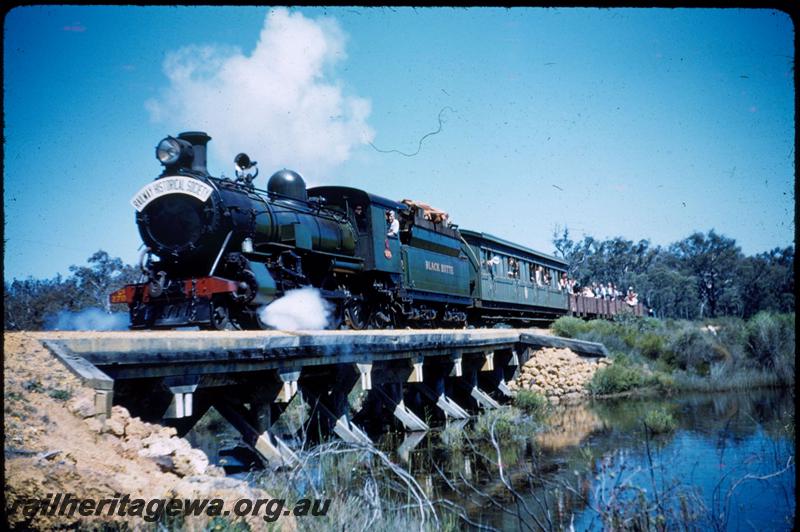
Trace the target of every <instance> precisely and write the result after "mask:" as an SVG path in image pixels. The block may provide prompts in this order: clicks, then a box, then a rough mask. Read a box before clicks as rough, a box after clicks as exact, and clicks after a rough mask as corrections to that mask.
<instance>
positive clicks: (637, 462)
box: [410, 390, 796, 530]
mask: <svg viewBox="0 0 800 532" xmlns="http://www.w3.org/2000/svg"><path fill="white" fill-rule="evenodd" d="M654 408H663V409H666V410H667V411H668V412H670V413H671V414H672V416H673V417H674V419H675V420H676V421H677V428H676V429H675V430H674V431H672V432H671V433H669V434H661V435H655V436H654V435H651V434H649V433H647V432H645V429H644V426H643V424H642V419H643V418H644V416H645V414H646V413H647V412H648V411H649V410H652V409H654ZM548 425H549V426H550V428H549V429H548V430H547V431H545V432H537V433H535V434H534V435H532V436H530V437H525V438H520V437H519V436H516V437H512V438H506V441H504V442H501V443H499V446H500V448H501V453H500V454H501V458H502V459H503V462H502V463H503V468H504V475H503V476H504V477H505V479H506V482H504V481H503V480H502V478H501V476H500V473H499V467H498V466H497V452H496V449H495V448H494V447H489V446H487V445H483V446H481V445H477V446H476V447H475V448H474V449H473V448H472V447H470V446H467V450H466V451H464V452H462V453H452V452H446V453H444V456H445V458H444V459H443V460H442V463H441V464H439V468H438V469H437V468H436V467H433V466H432V464H430V463H429V460H427V459H426V454H425V451H420V454H419V457H420V459H419V461H418V462H419V463H418V464H415V462H414V459H413V456H412V458H411V460H410V462H411V467H412V469H414V472H415V474H416V475H417V476H418V478H419V480H421V482H422V483H425V484H427V485H433V486H434V488H435V490H436V491H437V492H438V493H439V494H440V495H441V496H444V497H448V498H452V500H454V501H456V502H459V503H460V504H462V505H463V506H464V507H466V508H467V509H468V515H469V516H470V518H471V519H473V520H474V521H476V522H480V523H481V524H485V525H489V526H492V527H495V528H498V529H502V530H538V529H541V528H545V529H568V528H569V527H570V526H573V527H574V529H575V530H602V529H608V528H622V527H623V525H628V526H632V527H635V525H636V524H637V523H638V524H639V525H641V526H644V527H649V528H652V527H654V526H656V525H657V524H658V523H657V522H656V521H655V520H653V518H655V516H656V515H657V514H659V513H660V514H662V515H664V516H665V521H662V524H664V525H665V526H666V528H667V529H675V528H683V527H684V526H687V525H688V528H690V529H696V528H701V529H709V528H711V529H717V530H792V529H793V524H794V514H795V507H796V505H795V468H794V454H795V441H794V391H793V390H758V391H750V392H747V393H716V394H698V395H683V396H681V397H678V398H669V399H665V398H661V399H652V398H651V399H623V400H616V401H613V402H610V401H602V402H600V401H597V402H591V403H583V404H580V405H573V406H561V407H556V408H555V410H554V411H553V412H552V413H551V415H550V418H549V421H548ZM456 455H458V457H457V458H455V459H454V457H455V456H456ZM427 456H430V453H427ZM442 466H444V467H442ZM430 469H434V470H435V474H431V471H430ZM442 473H444V474H442ZM443 477H447V479H448V481H449V482H448V481H444V478H443ZM506 483H507V485H508V486H510V488H511V489H508V487H507V486H506ZM443 484H444V486H443ZM643 510H649V514H650V517H651V520H650V521H646V520H645V518H644V511H643ZM615 511H616V514H617V516H618V519H619V520H617V521H613V520H612V519H611V516H612V515H613V514H614V513H615ZM604 518H605V519H604ZM626 518H630V519H627V520H626ZM636 519H638V521H637V520H636Z"/></svg>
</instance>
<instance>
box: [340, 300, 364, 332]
mask: <svg viewBox="0 0 800 532" xmlns="http://www.w3.org/2000/svg"><path fill="white" fill-rule="evenodd" d="M344 319H345V323H347V326H348V327H350V328H351V329H354V330H356V331H362V330H364V329H366V328H367V327H368V326H369V309H367V305H366V303H364V302H363V301H361V300H355V299H352V300H350V301H348V302H347V303H345V305H344Z"/></svg>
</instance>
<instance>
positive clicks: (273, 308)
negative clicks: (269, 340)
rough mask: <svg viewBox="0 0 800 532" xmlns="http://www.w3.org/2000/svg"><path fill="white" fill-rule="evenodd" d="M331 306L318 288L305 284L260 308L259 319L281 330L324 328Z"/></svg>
mask: <svg viewBox="0 0 800 532" xmlns="http://www.w3.org/2000/svg"><path fill="white" fill-rule="evenodd" d="M332 307H333V306H332V305H331V304H330V303H329V302H327V301H325V299H323V297H322V295H321V294H320V292H319V290H317V289H316V288H313V287H310V286H307V287H305V288H300V289H297V290H289V291H288V292H286V295H285V296H283V297H281V298H279V299H276V300H275V301H273V302H272V303H270V304H269V305H267V306H266V307H264V308H263V309H261V310H260V317H261V321H263V322H264V323H266V324H267V325H269V326H270V327H273V328H275V329H280V330H283V331H310V330H318V329H324V328H325V327H327V326H328V322H329V320H330V317H331V313H332V311H333V308H332Z"/></svg>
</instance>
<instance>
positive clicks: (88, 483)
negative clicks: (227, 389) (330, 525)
mask: <svg viewBox="0 0 800 532" xmlns="http://www.w3.org/2000/svg"><path fill="white" fill-rule="evenodd" d="M83 334H86V333H83ZM37 336H40V335H34V334H31V333H5V334H4V337H3V347H4V365H3V378H4V379H3V380H4V387H5V400H4V429H5V442H4V452H5V486H4V489H5V496H6V508H5V511H6V515H7V516H8V517H7V518H8V520H9V525H10V526H11V527H14V528H20V527H21V528H32V529H37V530H42V529H51V528H54V527H75V526H79V527H81V528H84V527H97V526H102V522H103V521H110V520H112V518H111V517H108V516H105V515H104V516H97V517H94V516H93V517H78V516H77V515H76V516H74V517H71V518H70V517H58V516H53V517H50V516H43V515H39V514H36V515H35V516H33V517H26V516H25V515H24V512H23V511H22V509H21V508H20V507H18V508H17V509H16V511H11V509H12V508H13V505H14V504H15V503H17V504H18V505H19V504H20V503H21V502H22V501H23V499H26V498H38V499H42V498H44V497H46V496H47V494H55V493H65V494H66V493H70V494H73V496H74V497H76V498H93V499H96V500H99V499H103V498H113V497H115V496H119V495H124V494H129V495H130V498H131V499H135V498H142V499H145V500H148V499H155V498H166V499H170V498H180V499H185V498H209V499H213V498H220V499H223V500H224V501H225V509H226V510H227V509H230V508H231V507H232V506H233V504H234V502H235V501H236V500H238V499H241V498H250V499H254V500H255V499H259V498H261V499H266V498H269V494H268V493H266V492H264V491H262V490H258V489H254V488H252V487H250V486H249V485H248V484H247V483H245V482H243V481H240V480H236V479H231V478H226V477H224V475H223V472H222V470H221V469H219V468H217V467H214V466H209V464H208V459H207V458H206V456H205V455H204V454H203V452H202V451H200V450H198V449H193V448H192V447H191V446H190V445H189V443H188V442H187V441H186V440H184V439H182V438H177V437H176V436H175V431H174V429H172V428H167V427H162V426H159V425H153V424H149V423H144V422H142V421H141V420H140V419H139V418H131V417H130V415H129V414H128V412H127V411H126V410H125V409H124V408H122V407H118V406H115V407H114V408H113V411H112V416H111V417H110V418H109V419H107V420H105V421H104V422H103V421H100V420H99V419H97V418H95V417H94V415H93V414H94V392H93V390H91V389H87V388H85V387H83V386H82V385H81V383H80V382H79V381H78V379H77V378H75V377H74V376H73V375H72V374H71V373H70V372H69V371H68V370H67V369H66V368H64V367H63V366H62V365H61V363H60V362H58V361H57V360H56V359H55V358H54V357H53V356H52V355H51V354H50V353H49V351H47V350H46V349H45V348H44V347H43V346H42V345H41V344H40V343H39V341H38V340H37ZM47 336H49V337H53V336H56V335H55V334H52V333H51V334H48V335H47ZM113 519H114V520H116V521H117V523H118V524H121V523H119V521H121V520H126V519H127V525H128V526H130V527H132V528H133V529H154V528H156V525H154V524H152V523H148V522H145V521H144V520H143V519H142V518H141V517H135V516H134V517H127V518H123V517H117V516H115V517H113ZM211 519H213V518H212V517H208V516H205V515H204V516H199V517H188V518H186V519H185V520H183V521H182V523H181V527H182V528H183V529H186V530H203V529H206V528H207V527H208V526H209V525H210V524H211V525H214V524H218V522H217V523H211ZM227 519H228V521H233V520H234V517H233V516H231V517H230V518H227ZM246 520H247V521H248V524H249V525H250V527H251V529H253V530H258V529H262V528H264V526H265V525H266V524H267V523H265V522H264V521H263V519H262V518H261V517H259V516H249V517H248V518H246ZM276 524H277V525H278V528H280V529H282V530H294V529H295V528H296V526H295V522H294V520H293V518H291V517H285V518H281V519H280V520H279V521H278V522H277V523H276Z"/></svg>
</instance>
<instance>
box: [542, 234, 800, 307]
mask: <svg viewBox="0 0 800 532" xmlns="http://www.w3.org/2000/svg"><path fill="white" fill-rule="evenodd" d="M553 245H554V246H555V248H556V255H557V256H559V257H561V258H563V259H565V260H566V261H567V263H568V264H569V275H570V277H571V278H574V279H576V280H577V282H578V285H579V286H580V287H583V286H586V285H590V284H591V283H592V282H597V283H600V282H603V283H607V282H609V281H610V282H612V283H616V284H617V286H618V287H619V288H620V290H622V292H623V293H625V291H626V290H627V288H628V287H629V286H633V288H634V290H635V291H636V292H637V293H638V294H639V301H641V302H643V303H644V304H645V305H646V306H647V307H648V308H651V309H653V311H654V313H655V316H656V317H661V318H682V319H698V318H706V317H717V316H737V317H740V318H749V317H751V316H754V315H755V314H757V313H758V312H760V311H773V312H794V308H795V307H794V305H795V299H794V247H793V246H789V247H786V248H783V249H781V248H775V249H773V250H772V251H768V252H765V253H760V254H758V255H755V256H749V257H748V256H745V255H744V254H743V253H742V251H741V249H740V248H739V247H738V246H737V245H736V241H735V240H734V239H732V238H728V237H725V236H723V235H720V234H717V233H716V232H715V231H714V230H711V231H709V232H708V233H707V234H703V233H694V234H692V235H691V236H689V237H688V238H686V239H684V240H681V241H680V242H675V243H673V244H671V245H669V246H667V247H661V246H652V245H651V244H650V242H649V241H648V240H640V241H639V242H633V241H630V240H625V239H624V238H621V237H617V238H612V239H609V240H597V239H595V238H593V237H591V236H587V237H584V239H583V240H580V241H574V240H572V239H571V238H570V235H569V230H568V229H566V228H565V229H564V230H563V231H559V230H557V231H556V232H555V234H554V235H553Z"/></svg>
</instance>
